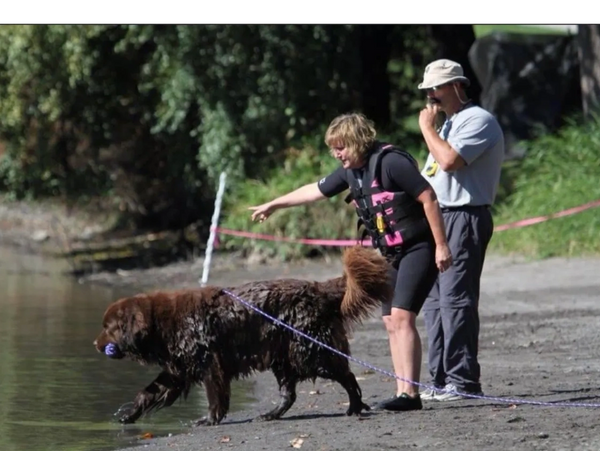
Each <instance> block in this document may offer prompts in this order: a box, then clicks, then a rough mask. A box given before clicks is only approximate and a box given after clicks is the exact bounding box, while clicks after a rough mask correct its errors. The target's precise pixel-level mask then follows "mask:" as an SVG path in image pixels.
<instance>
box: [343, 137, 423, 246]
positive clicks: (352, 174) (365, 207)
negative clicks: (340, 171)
mask: <svg viewBox="0 0 600 451" xmlns="http://www.w3.org/2000/svg"><path fill="white" fill-rule="evenodd" d="M388 152H396V153H399V154H401V155H403V156H404V157H406V158H408V159H409V160H410V161H411V162H412V163H413V164H414V165H415V166H418V165H417V162H416V161H415V159H414V158H413V157H412V156H411V155H410V154H409V153H407V152H405V151H403V150H401V149H399V148H397V147H393V146H391V145H389V144H382V143H378V144H377V147H376V149H375V150H374V151H372V152H371V153H370V155H369V161H368V164H367V165H366V167H365V168H364V169H363V170H362V171H357V170H354V169H347V180H348V185H349V186H350V194H348V196H347V197H346V202H347V203H350V202H352V201H354V204H355V207H356V213H357V215H358V223H357V229H360V228H361V226H362V227H363V228H364V229H363V231H362V233H359V239H360V240H361V241H362V240H363V239H364V238H365V236H366V235H369V236H370V238H371V241H372V243H373V247H375V248H376V249H379V250H380V251H381V252H382V253H383V254H386V255H389V254H396V253H398V252H399V251H401V250H402V248H403V247H405V246H406V245H410V244H412V243H414V242H416V241H419V240H422V239H424V238H425V237H427V236H428V234H429V235H430V233H431V232H430V227H429V223H428V221H427V218H426V217H425V212H424V210H423V206H422V205H421V204H420V203H419V202H417V201H416V200H415V199H413V198H412V197H410V196H409V195H408V194H407V193H405V192H403V191H398V192H393V193H390V194H392V195H393V196H392V199H391V200H388V201H386V202H382V203H380V202H377V203H374V199H373V195H377V194H381V193H385V192H386V191H385V190H384V189H383V187H382V186H381V162H382V160H383V157H384V155H386V154H387V153H388ZM361 172H362V174H361ZM375 180H376V181H377V186H373V181H375ZM389 209H391V212H386V210H389ZM396 232H399V233H400V236H401V237H402V240H401V243H398V244H395V243H394V239H393V237H394V236H395V233H396ZM386 236H387V237H388V239H386ZM388 240H389V241H390V242H392V244H391V245H390V243H389V242H388ZM396 241H397V240H396Z"/></svg>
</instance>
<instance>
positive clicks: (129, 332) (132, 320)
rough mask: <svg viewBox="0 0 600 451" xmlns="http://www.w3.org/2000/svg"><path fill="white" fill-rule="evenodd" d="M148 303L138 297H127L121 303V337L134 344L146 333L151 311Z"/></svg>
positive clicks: (129, 343)
mask: <svg viewBox="0 0 600 451" xmlns="http://www.w3.org/2000/svg"><path fill="white" fill-rule="evenodd" d="M149 307H150V305H149V303H147V302H144V299H140V298H138V297H133V298H129V299H128V300H127V302H126V305H123V308H124V309H123V324H124V331H123V339H124V340H125V341H127V342H128V343H127V344H128V345H130V346H135V347H137V346H136V345H138V344H139V343H140V341H141V340H143V339H144V338H145V337H146V336H147V335H148V327H149V322H150V315H151V312H150V311H149Z"/></svg>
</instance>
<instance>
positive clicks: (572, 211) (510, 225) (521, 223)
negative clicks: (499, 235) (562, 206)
mask: <svg viewBox="0 0 600 451" xmlns="http://www.w3.org/2000/svg"><path fill="white" fill-rule="evenodd" d="M594 207H600V199H598V200H595V201H593V202H588V203H587V204H583V205H580V206H579V207H573V208H568V209H566V210H563V211H559V212H558V213H552V214H550V215H546V216H536V217H535V218H529V219H522V220H520V221H515V222H510V223H508V224H503V225H500V226H498V227H494V232H501V231H503V230H508V229H516V228H520V227H526V226H530V225H533V224H539V223H540V222H545V221H548V220H550V219H554V218H562V217H563V216H570V215H574V214H576V213H581V212H582V211H585V210H589V209H590V208H594Z"/></svg>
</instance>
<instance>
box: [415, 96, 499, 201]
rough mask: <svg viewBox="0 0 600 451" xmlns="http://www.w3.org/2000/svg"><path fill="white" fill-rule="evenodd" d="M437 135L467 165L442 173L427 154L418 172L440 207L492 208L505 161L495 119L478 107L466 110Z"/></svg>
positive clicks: (447, 121) (458, 114)
mask: <svg viewBox="0 0 600 451" xmlns="http://www.w3.org/2000/svg"><path fill="white" fill-rule="evenodd" d="M439 135H440V137H441V138H442V139H444V140H445V141H448V143H449V144H450V145H451V146H452V148H454V150H456V151H457V152H458V153H459V154H460V156H461V157H462V158H463V159H464V160H465V162H466V163H467V164H466V166H464V167H462V168H460V169H458V170H456V171H452V172H445V171H443V170H442V169H441V168H440V167H439V165H438V164H437V162H436V161H435V159H434V158H433V155H431V154H429V157H428V158H427V162H426V163H425V168H424V169H423V171H422V172H421V173H422V174H423V176H424V177H425V178H426V179H427V180H428V181H429V183H430V184H431V186H432V187H433V189H434V191H435V193H436V195H437V197H438V201H439V203H440V205H441V206H442V207H459V206H463V205H473V206H475V205H492V204H493V203H494V199H495V197H496V192H497V190H498V184H499V182H500V170H501V166H502V162H503V161H504V134H503V132H502V129H501V128H500V124H498V121H497V120H496V118H495V117H494V116H492V115H491V114H490V113H489V112H487V111H486V110H484V109H483V108H481V107H479V106H475V105H473V106H467V107H465V108H464V109H463V110H461V111H459V112H458V113H456V114H455V115H453V116H452V117H451V118H449V119H446V121H445V122H444V125H443V126H442V128H441V129H440V132H439Z"/></svg>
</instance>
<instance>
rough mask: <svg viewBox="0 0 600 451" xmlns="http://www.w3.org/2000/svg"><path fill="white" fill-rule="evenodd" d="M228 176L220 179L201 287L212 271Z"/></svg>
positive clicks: (223, 173) (224, 174) (223, 175)
mask: <svg viewBox="0 0 600 451" xmlns="http://www.w3.org/2000/svg"><path fill="white" fill-rule="evenodd" d="M226 178H227V174H226V173H225V172H221V175H220V177H219V189H218V190H217V198H216V199H215V211H214V212H213V215H212V220H211V221H210V235H209V236H208V242H207V243H206V253H205V255H204V267H203V268H202V279H200V285H201V286H203V287H204V286H206V283H207V282H208V273H209V271H210V260H211V258H212V251H213V247H214V244H215V238H216V236H217V225H218V223H219V215H220V213H221V201H222V200H223V193H224V192H225V179H226Z"/></svg>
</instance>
